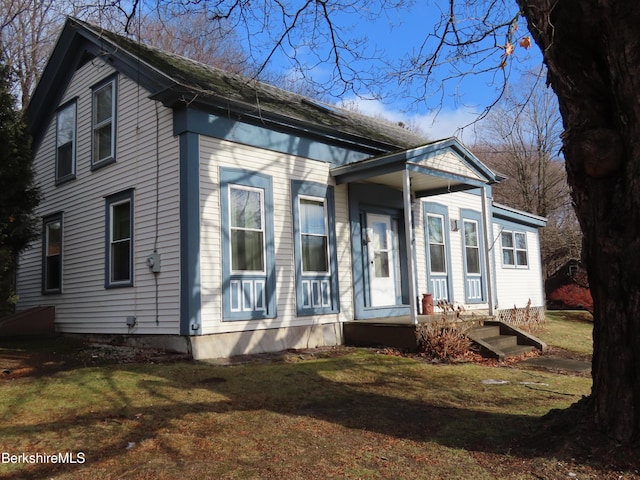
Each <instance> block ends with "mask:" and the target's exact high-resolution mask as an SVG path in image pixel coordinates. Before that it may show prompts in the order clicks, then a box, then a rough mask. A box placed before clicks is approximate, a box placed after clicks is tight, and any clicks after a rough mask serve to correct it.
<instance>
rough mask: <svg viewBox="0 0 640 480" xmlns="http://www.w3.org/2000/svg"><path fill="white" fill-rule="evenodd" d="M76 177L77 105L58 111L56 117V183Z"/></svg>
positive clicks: (73, 104)
mask: <svg viewBox="0 0 640 480" xmlns="http://www.w3.org/2000/svg"><path fill="white" fill-rule="evenodd" d="M75 175H76V104H75V102H73V103H70V104H69V105H67V106H65V107H63V108H61V109H60V110H58V113H57V115H56V183H61V182H64V181H66V180H70V179H72V178H75Z"/></svg>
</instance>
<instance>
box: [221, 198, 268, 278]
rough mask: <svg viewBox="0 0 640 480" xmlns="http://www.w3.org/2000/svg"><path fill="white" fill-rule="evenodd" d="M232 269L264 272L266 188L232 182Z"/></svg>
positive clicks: (230, 227)
mask: <svg viewBox="0 0 640 480" xmlns="http://www.w3.org/2000/svg"><path fill="white" fill-rule="evenodd" d="M229 219H230V222H229V230H230V235H229V237H230V247H231V270H232V271H234V272H240V271H250V272H264V269H265V261H264V260H265V250H264V238H265V230H264V190H262V189H260V188H252V187H245V186H241V185H229Z"/></svg>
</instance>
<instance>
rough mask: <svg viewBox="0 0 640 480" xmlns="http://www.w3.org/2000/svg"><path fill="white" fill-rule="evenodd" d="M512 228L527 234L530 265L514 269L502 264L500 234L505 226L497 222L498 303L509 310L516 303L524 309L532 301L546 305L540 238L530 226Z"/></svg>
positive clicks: (534, 304)
mask: <svg viewBox="0 0 640 480" xmlns="http://www.w3.org/2000/svg"><path fill="white" fill-rule="evenodd" d="M509 230H510V231H519V232H525V233H526V236H527V260H528V263H529V265H528V266H527V267H524V268H523V267H518V268H514V267H512V266H504V265H503V264H502V250H501V240H500V233H501V231H502V227H501V226H500V225H494V226H493V231H494V236H495V238H497V241H496V243H495V252H496V285H497V294H496V303H497V307H498V308H500V309H510V308H513V307H514V306H515V307H517V308H523V307H525V306H526V305H527V303H528V302H529V300H531V306H532V307H541V306H544V305H545V300H544V288H543V282H542V265H541V262H540V237H539V236H538V233H537V232H535V231H530V229H527V230H526V231H525V229H521V230H519V229H518V227H517V226H514V227H513V228H509Z"/></svg>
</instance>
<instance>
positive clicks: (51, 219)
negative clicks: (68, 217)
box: [41, 212, 64, 295]
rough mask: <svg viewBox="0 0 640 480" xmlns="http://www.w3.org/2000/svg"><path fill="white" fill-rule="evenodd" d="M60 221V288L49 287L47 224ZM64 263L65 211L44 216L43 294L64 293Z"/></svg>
mask: <svg viewBox="0 0 640 480" xmlns="http://www.w3.org/2000/svg"><path fill="white" fill-rule="evenodd" d="M54 222H60V271H59V273H58V275H59V278H58V283H59V285H60V286H59V287H58V288H49V289H48V288H47V280H46V279H47V225H49V224H50V223H54ZM63 265H64V215H63V212H58V213H54V214H51V215H47V216H46V217H43V218H42V284H41V291H42V295H55V294H59V293H62V268H63Z"/></svg>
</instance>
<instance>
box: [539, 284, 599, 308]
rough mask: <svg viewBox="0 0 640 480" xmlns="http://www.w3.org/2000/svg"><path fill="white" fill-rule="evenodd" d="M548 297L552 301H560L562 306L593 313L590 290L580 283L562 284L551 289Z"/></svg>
mask: <svg viewBox="0 0 640 480" xmlns="http://www.w3.org/2000/svg"><path fill="white" fill-rule="evenodd" d="M549 298H550V299H551V300H553V301H554V302H561V303H562V305H563V308H573V309H583V310H588V311H589V312H592V313H593V298H592V297H591V291H590V290H589V289H588V288H585V287H581V286H580V285H576V284H569V285H563V286H562V287H560V288H558V289H557V290H555V291H553V292H552V293H551V295H549Z"/></svg>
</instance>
